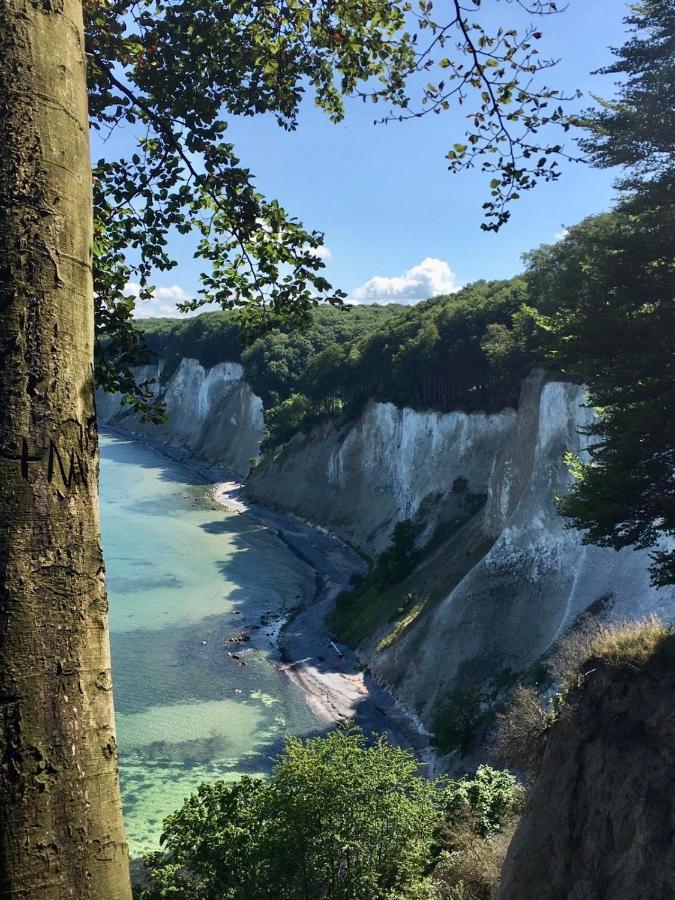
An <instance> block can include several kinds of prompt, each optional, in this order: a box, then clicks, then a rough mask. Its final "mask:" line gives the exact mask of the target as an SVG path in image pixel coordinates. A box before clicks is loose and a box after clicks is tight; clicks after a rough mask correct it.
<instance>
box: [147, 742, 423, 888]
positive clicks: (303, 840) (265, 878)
mask: <svg viewBox="0 0 675 900" xmlns="http://www.w3.org/2000/svg"><path fill="white" fill-rule="evenodd" d="M437 822H438V807H437V804H436V802H435V788H434V785H433V784H432V783H431V782H429V781H427V780H425V779H423V778H421V777H419V776H418V775H417V762H416V760H415V759H414V757H413V756H412V755H411V754H410V753H409V752H408V751H405V750H400V749H398V748H395V747H392V746H391V745H389V744H388V743H387V742H386V741H385V740H384V739H382V738H380V739H378V740H376V741H375V743H374V744H372V745H370V746H368V745H367V743H366V740H365V738H364V737H363V735H362V734H361V733H360V732H358V731H353V730H338V731H334V732H332V733H331V734H330V735H328V736H327V737H325V738H312V739H309V740H305V741H301V740H298V739H295V738H291V739H290V740H289V741H288V743H287V745H286V748H285V750H284V752H283V754H282V755H281V757H280V759H279V761H278V762H277V765H276V766H275V768H274V771H273V773H272V776H271V778H270V779H269V780H268V781H266V780H263V779H255V778H248V777H244V778H241V779H240V780H239V781H237V782H236V783H234V784H227V783H225V782H222V781H221V782H218V783H216V784H213V785H202V786H201V787H200V788H199V790H198V792H197V794H196V795H194V796H192V797H190V798H189V799H188V800H187V801H186V802H185V803H184V805H183V807H182V809H180V810H178V811H177V812H176V813H174V814H173V815H172V816H170V817H169V818H168V819H167V820H166V822H165V826H164V833H163V835H162V844H163V846H164V848H165V851H166V853H161V852H160V853H156V854H152V855H151V856H150V857H148V858H147V859H146V865H147V867H148V871H149V876H150V881H151V885H152V886H151V888H150V889H149V890H148V891H146V892H144V893H143V894H142V896H143V897H144V898H145V900H160V898H161V900H165V898H179V897H180V898H185V900H192V898H195V900H197V898H199V900H216V898H217V900H230V898H232V900H285V898H288V900H310V898H311V900H318V898H335V900H338V898H344V900H378V898H382V900H384V898H392V900H393V898H406V897H412V896H420V895H419V894H417V893H415V892H416V891H417V889H418V888H419V886H420V885H421V883H422V882H423V880H424V875H425V871H426V870H427V869H428V867H429V864H430V860H431V852H432V845H433V839H434V833H435V829H436V826H437Z"/></svg>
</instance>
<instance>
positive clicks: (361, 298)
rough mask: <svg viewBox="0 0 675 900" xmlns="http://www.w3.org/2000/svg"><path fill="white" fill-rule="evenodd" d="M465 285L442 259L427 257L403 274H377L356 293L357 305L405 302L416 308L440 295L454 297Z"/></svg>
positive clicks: (354, 297)
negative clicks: (414, 305) (420, 302)
mask: <svg viewBox="0 0 675 900" xmlns="http://www.w3.org/2000/svg"><path fill="white" fill-rule="evenodd" d="M460 287H461V285H460V284H459V282H458V281H457V276H456V275H455V273H454V272H453V271H452V269H451V268H450V266H449V265H448V264H447V263H446V262H445V261H444V260H442V259H436V258H435V257H433V256H427V257H426V258H425V259H423V260H422V262H421V263H419V264H418V265H416V266H413V267H412V269H408V271H407V272H405V273H404V274H403V275H393V276H388V275H375V276H373V278H370V279H369V280H368V281H366V283H365V284H362V285H361V286H360V287H357V288H356V290H354V291H352V294H351V296H350V297H349V299H350V300H352V301H353V302H354V303H404V304H406V305H410V306H412V305H413V304H415V303H418V302H419V301H420V300H427V299H428V298H429V297H436V296H438V294H454V293H455V291H458V290H459V289H460Z"/></svg>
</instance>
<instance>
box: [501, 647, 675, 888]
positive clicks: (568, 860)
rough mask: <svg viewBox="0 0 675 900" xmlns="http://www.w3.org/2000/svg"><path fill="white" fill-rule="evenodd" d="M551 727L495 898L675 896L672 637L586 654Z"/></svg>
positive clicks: (674, 655)
mask: <svg viewBox="0 0 675 900" xmlns="http://www.w3.org/2000/svg"><path fill="white" fill-rule="evenodd" d="M584 671H585V673H586V674H585V677H583V676H582V681H581V684H580V686H579V687H577V688H576V689H574V690H573V692H572V694H571V695H570V698H569V701H568V703H567V704H566V706H565V707H564V708H563V712H562V713H561V714H560V716H559V717H558V719H557V721H556V722H555V723H554V725H553V727H552V728H551V732H550V736H549V737H548V741H547V744H546V749H545V751H544V756H543V760H542V763H541V771H540V774H539V776H538V778H537V780H536V781H535V783H534V785H533V786H532V788H531V790H530V791H529V799H528V803H527V806H526V809H525V812H524V814H523V817H522V819H521V822H520V824H519V826H518V829H517V831H516V834H515V836H514V838H513V841H512V843H511V846H510V848H509V852H508V854H507V858H506V862H505V865H504V869H503V873H502V882H501V888H500V891H499V893H498V898H499V900H525V898H536V900H590V898H597V900H668V898H670V897H674V896H675V794H674V793H673V790H672V786H673V779H674V778H675V718H674V717H673V705H672V701H673V696H674V695H675V640H674V638H673V637H672V636H671V637H670V638H668V639H666V640H665V641H663V642H662V643H661V644H660V645H659V647H658V649H657V650H656V652H655V653H654V654H653V656H652V657H651V658H650V659H649V660H648V662H647V663H646V664H645V663H642V662H636V661H635V660H632V659H630V658H629V657H627V658H626V659H625V660H621V659H616V660H614V661H613V662H612V663H609V662H608V661H607V660H604V659H590V660H588V661H587V662H586V664H585V666H584Z"/></svg>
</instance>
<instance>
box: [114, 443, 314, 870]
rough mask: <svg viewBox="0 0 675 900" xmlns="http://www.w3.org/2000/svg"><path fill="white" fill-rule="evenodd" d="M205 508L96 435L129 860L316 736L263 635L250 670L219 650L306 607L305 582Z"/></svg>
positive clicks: (154, 465)
mask: <svg viewBox="0 0 675 900" xmlns="http://www.w3.org/2000/svg"><path fill="white" fill-rule="evenodd" d="M211 505H212V504H211V503H210V502H209V496H208V492H207V488H206V486H205V485H204V484H203V483H201V481H200V479H199V477H198V476H197V475H195V474H193V473H192V472H191V471H190V470H189V469H187V468H185V467H183V466H181V465H179V464H177V463H174V462H172V461H171V460H167V459H166V458H164V457H163V456H161V455H160V454H159V453H157V452H156V451H154V450H152V449H151V448H149V447H147V446H145V445H143V444H140V443H138V442H136V441H131V440H128V439H126V438H122V437H119V436H117V435H112V434H103V435H102V439H101V525H102V531H103V545H104V551H105V559H106V568H107V579H108V590H109V594H110V627H111V646H112V658H113V677H114V682H115V709H116V720H117V738H118V744H119V746H120V754H121V759H120V761H121V781H122V799H123V803H124V813H125V822H126V828H127V837H128V839H129V843H130V848H131V853H132V855H138V854H139V853H141V852H145V851H146V850H150V849H154V848H156V846H157V839H158V837H159V833H160V831H161V825H162V820H163V819H164V817H165V816H166V815H167V814H168V813H170V812H171V811H172V810H174V809H175V808H176V807H178V806H179V805H180V803H181V801H182V800H183V798H184V797H186V796H187V795H188V794H190V793H191V792H192V791H194V789H195V788H196V787H197V785H198V784H200V782H202V781H205V780H214V779H216V778H221V777H228V778H230V777H231V778H234V777H236V776H237V775H238V774H241V773H243V772H247V773H261V772H267V771H269V767H270V761H271V759H272V757H273V756H274V755H275V753H276V752H277V750H278V749H279V747H280V745H281V743H282V741H283V738H284V736H285V735H286V734H288V733H293V734H305V733H309V732H311V731H313V730H315V729H316V722H315V720H314V718H313V716H312V714H311V712H310V710H309V709H308V707H307V705H306V704H305V702H304V700H303V698H302V696H301V694H300V692H299V691H298V689H297V688H296V687H294V685H292V684H291V683H290V682H288V680H287V679H285V678H284V676H283V675H281V674H280V673H279V672H278V671H277V669H276V668H275V667H274V665H273V664H272V659H271V658H270V656H271V655H272V650H271V643H270V640H269V639H268V637H267V635H266V633H265V631H264V630H261V631H258V632H254V634H256V635H257V637H256V639H255V641H254V646H253V647H251V648H250V649H246V650H245V651H244V654H243V656H242V659H244V660H246V662H247V665H246V666H240V665H238V664H237V662H236V661H233V660H232V659H231V658H230V657H229V656H228V655H227V652H226V649H225V646H224V639H225V638H226V637H228V636H230V635H232V634H233V633H234V632H236V631H238V630H240V629H241V627H242V626H243V625H244V624H247V623H252V622H255V621H256V620H257V619H259V617H260V616H261V615H262V614H264V613H266V612H267V611H278V610H280V609H283V608H284V607H288V606H292V605H294V604H295V603H297V602H298V600H299V598H304V597H306V596H308V595H309V593H310V592H312V591H313V589H314V577H313V572H312V571H311V570H310V569H309V568H308V567H307V566H305V565H304V564H303V563H301V562H300V561H299V560H298V559H297V558H296V557H295V556H293V555H292V554H291V553H290V551H289V550H288V548H287V547H286V546H285V545H284V544H283V543H282V542H281V541H280V540H279V539H278V538H277V537H276V536H275V535H274V534H273V533H271V532H270V531H269V530H268V529H266V528H264V527H262V526H261V525H260V524H259V523H257V522H256V521H255V519H253V518H252V517H251V516H249V515H247V514H244V515H231V514H228V513H226V512H224V511H223V510H220V509H217V510H214V509H212V508H211ZM237 613H238V614H237ZM204 641H205V642H206V643H203V642H204ZM230 649H233V650H235V651H237V648H236V647H235V648H232V647H230Z"/></svg>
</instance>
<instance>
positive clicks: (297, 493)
mask: <svg viewBox="0 0 675 900" xmlns="http://www.w3.org/2000/svg"><path fill="white" fill-rule="evenodd" d="M158 374H159V370H157V369H155V370H144V371H143V372H141V373H139V376H140V377H142V378H147V377H148V376H153V375H154V376H155V377H158ZM159 393H160V394H161V396H162V398H163V400H164V403H165V404H166V409H167V413H168V417H169V418H168V422H167V423H166V424H163V425H160V426H151V425H147V424H145V425H144V424H142V423H140V422H139V421H138V420H137V419H136V418H135V417H133V416H131V415H129V414H128V413H125V410H124V408H120V404H119V398H114V397H113V398H111V397H105V396H103V397H101V398H99V416H100V418H101V420H102V421H103V422H107V423H111V424H118V425H120V426H121V427H123V428H125V429H128V430H130V431H133V432H136V433H139V434H144V435H149V436H151V437H153V438H156V439H158V440H162V441H165V442H167V443H171V444H173V445H175V446H178V447H184V448H186V449H188V450H189V451H190V452H191V453H193V454H195V455H196V456H198V457H200V458H202V459H204V460H205V461H207V462H209V463H220V464H223V465H226V466H228V467H230V468H232V469H234V470H235V471H236V472H238V473H240V474H242V475H246V474H247V473H248V471H249V462H250V459H251V458H252V457H254V456H256V454H257V452H258V447H259V442H260V440H261V438H262V435H263V410H262V403H261V401H260V399H259V398H258V397H257V396H256V395H255V394H253V392H252V391H251V389H250V388H249V386H248V385H247V384H246V382H245V380H244V378H243V373H242V369H241V366H240V365H238V364H237V363H221V364H219V365H216V366H214V367H213V368H211V369H209V370H205V369H204V368H203V367H202V366H201V365H200V364H199V363H198V362H197V361H196V360H191V359H184V360H183V361H182V363H181V365H180V367H179V368H178V370H177V371H176V372H175V373H174V374H173V376H172V377H171V378H170V379H169V380H168V383H167V384H166V385H164V386H163V387H162V388H161V390H160V391H159ZM592 416H593V413H592V411H591V410H590V409H588V407H587V406H586V405H585V393H584V388H583V386H581V385H577V384H572V383H569V382H560V381H551V380H549V379H547V377H546V376H545V375H544V373H541V372H539V373H534V374H533V375H531V376H530V377H529V378H528V379H527V380H526V381H525V383H524V385H523V390H522V396H521V400H520V404H519V408H518V411H517V412H516V411H514V410H510V409H506V410H503V411H502V412H499V413H496V414H491V415H487V414H483V413H462V412H451V413H437V412H417V411H414V410H411V409H399V408H397V407H396V406H394V405H393V404H391V403H370V404H369V405H368V406H367V407H366V409H365V410H364V412H363V413H362V414H361V416H360V417H359V418H357V419H355V420H353V421H350V422H346V423H342V424H335V423H327V424H324V425H320V426H317V427H315V428H314V429H313V430H312V431H311V432H310V433H309V434H296V435H295V436H294V437H293V438H292V440H291V441H289V442H288V443H287V444H286V445H285V446H283V447H281V448H277V449H276V450H273V451H270V452H269V453H268V454H266V456H265V457H264V458H263V460H262V461H261V462H260V464H259V465H257V466H256V467H255V468H254V470H253V471H252V472H251V473H250V475H249V477H248V481H247V487H246V491H247V494H248V496H249V497H250V498H251V499H253V500H256V501H258V502H260V503H261V504H264V505H267V506H270V507H274V508H276V509H280V510H283V511H287V512H291V513H295V514H296V515H299V516H301V517H303V518H305V519H307V520H309V521H311V522H314V523H315V524H318V525H321V526H324V527H326V528H328V529H330V530H331V531H333V532H334V533H335V534H337V535H338V536H340V537H342V538H343V539H345V540H347V541H349V542H350V543H352V544H353V545H354V546H356V547H357V548H359V549H360V550H362V551H364V552H366V553H368V554H375V553H379V552H381V551H382V550H383V549H384V548H385V547H387V546H388V544H389V541H390V539H391V533H392V530H393V527H394V525H395V523H396V522H399V521H402V520H404V519H412V520H414V521H416V522H418V523H419V524H420V525H421V527H422V532H421V540H422V541H425V540H428V539H430V538H431V537H432V535H433V534H434V532H435V531H436V530H437V529H438V527H439V525H441V526H444V527H445V529H446V534H447V533H448V530H449V532H450V537H449V538H447V539H446V540H445V541H444V542H443V543H442V544H441V545H440V547H438V546H437V547H436V549H435V550H434V554H435V555H434V559H433V566H434V571H435V573H436V575H437V574H438V571H439V570H441V571H442V572H443V571H445V572H452V573H453V577H452V578H448V579H447V583H448V585H450V587H448V588H447V590H446V592H445V593H440V594H438V595H437V596H433V597H432V598H431V599H430V600H429V602H427V603H426V605H425V606H424V608H423V609H422V612H421V613H420V614H419V616H418V617H417V618H416V619H415V620H414V621H413V622H412V624H410V625H409V627H408V628H407V629H406V630H404V631H403V632H402V634H401V636H400V637H398V639H397V640H395V641H394V642H390V643H389V646H387V648H386V649H385V650H382V649H378V646H379V644H380V641H381V639H382V637H384V636H385V635H386V633H387V630H388V629H390V628H391V625H387V626H386V627H383V629H382V632H380V633H378V634H375V635H373V636H372V638H371V639H369V640H368V641H366V642H365V644H364V645H363V647H362V648H361V650H360V652H361V654H362V656H363V658H364V661H365V662H367V663H368V665H369V667H370V669H371V671H372V672H373V673H374V674H375V675H376V676H377V677H378V679H379V680H381V681H382V682H383V683H385V684H386V685H387V686H389V687H390V688H391V689H392V690H393V691H394V692H395V694H396V695H397V696H398V697H399V698H400V699H401V701H402V702H403V703H404V704H405V705H406V706H407V707H408V708H410V709H412V710H414V711H415V712H416V713H417V714H418V715H419V716H420V717H421V719H422V720H423V721H424V722H426V723H427V724H430V723H431V722H432V721H433V717H434V714H435V712H436V711H437V710H438V709H439V708H441V707H442V705H443V703H444V702H445V701H446V700H447V698H448V696H449V695H450V693H451V692H452V691H453V690H454V689H455V688H456V687H457V686H458V685H461V684H462V683H466V682H470V683H477V684H481V685H488V686H489V685H490V684H493V685H495V684H499V683H500V681H501V682H503V681H504V679H505V676H507V677H506V680H507V681H508V679H509V678H510V677H512V676H514V677H515V676H517V675H520V674H522V673H525V672H526V671H528V670H529V669H531V667H532V666H534V665H535V664H536V663H537V660H539V659H540V658H541V656H542V654H545V653H546V651H547V650H549V648H550V647H551V646H552V644H553V642H554V641H555V640H556V639H557V638H558V637H560V635H561V634H563V632H564V631H565V630H566V629H567V628H568V627H569V626H570V624H572V623H573V622H574V621H575V619H576V618H577V617H578V616H579V615H580V614H581V613H583V612H584V611H585V610H588V609H589V608H594V609H597V608H599V607H602V609H603V611H604V612H605V613H606V614H609V615H612V616H626V617H628V618H636V617H639V616H642V615H645V614H647V613H651V612H655V613H657V614H659V615H661V616H662V617H663V618H664V619H666V620H672V619H673V616H674V614H675V592H674V591H673V589H672V588H662V589H659V590H657V589H656V588H654V587H653V586H651V585H650V582H649V574H648V567H649V562H650V560H649V557H648V554H647V553H645V552H642V551H634V550H630V549H625V550H622V551H620V552H616V551H614V550H611V549H602V548H599V547H595V546H587V545H584V544H583V543H582V536H581V534H580V533H579V532H577V531H575V530H573V529H570V528H567V527H566V525H565V522H564V520H563V519H561V517H560V516H558V514H557V513H556V510H555V498H556V496H559V495H560V494H561V493H563V492H564V491H565V490H566V488H567V486H568V484H569V474H568V472H567V469H566V466H565V463H564V460H563V456H564V454H565V452H566V451H573V452H583V449H584V440H585V438H584V437H583V436H582V435H580V434H579V429H581V428H583V426H584V425H587V424H588V423H589V422H590V421H591V420H592ZM467 498H469V499H470V501H471V502H468V500H467ZM453 529H455V531H454V532H453ZM424 565H425V564H424V563H423V564H422V565H421V566H420V570H419V573H418V576H417V578H418V582H419V583H420V584H422V586H423V585H424V579H425V577H426V576H425V571H424Z"/></svg>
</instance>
